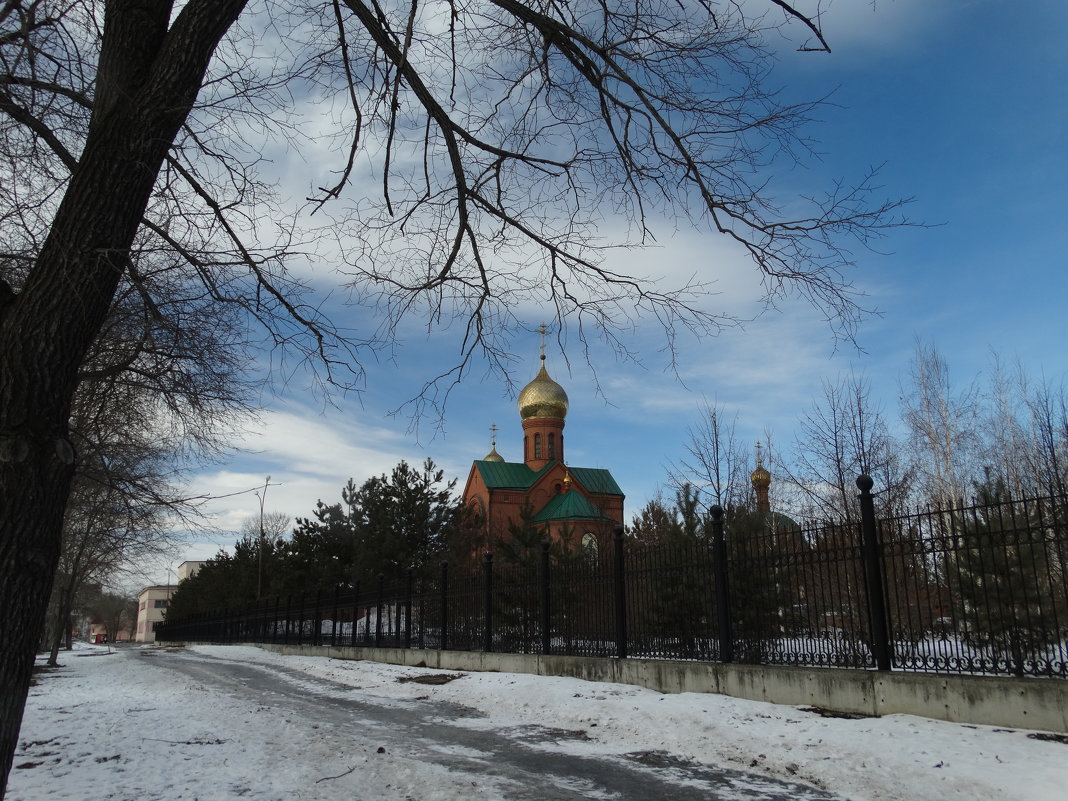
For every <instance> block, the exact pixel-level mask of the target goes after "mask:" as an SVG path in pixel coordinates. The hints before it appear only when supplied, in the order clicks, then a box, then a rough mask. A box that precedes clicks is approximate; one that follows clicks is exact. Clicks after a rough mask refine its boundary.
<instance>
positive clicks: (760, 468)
mask: <svg viewBox="0 0 1068 801" xmlns="http://www.w3.org/2000/svg"><path fill="white" fill-rule="evenodd" d="M756 452H757V453H756V463H757V466H756V470H754V471H753V474H752V475H751V476H750V477H749V480H750V481H752V482H753V489H755V490H761V489H767V488H768V487H770V486H771V473H769V472H768V471H767V469H766V468H765V467H764V457H763V454H762V453H761V448H760V443H759V442H758V443H757V446H756Z"/></svg>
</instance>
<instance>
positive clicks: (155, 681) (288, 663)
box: [7, 644, 1068, 801]
mask: <svg viewBox="0 0 1068 801" xmlns="http://www.w3.org/2000/svg"><path fill="white" fill-rule="evenodd" d="M186 650H187V651H191V652H193V654H194V655H198V656H203V657H216V658H222V659H225V660H229V661H231V662H247V663H253V664H255V665H258V666H263V667H266V668H267V669H269V670H271V671H272V672H273V673H277V674H278V675H279V676H281V677H282V678H284V680H285V681H288V682H295V683H296V684H297V685H298V686H301V685H306V686H307V687H308V688H309V689H311V688H312V687H313V686H316V682H317V681H318V682H320V685H319V686H321V682H322V681H323V680H329V681H332V682H336V683H338V684H340V685H345V686H346V687H348V688H349V689H348V690H347V692H348V693H349V694H350V695H351V697H353V698H356V699H360V700H362V701H364V702H367V703H371V704H375V705H378V706H391V705H392V706H398V707H402V706H405V705H411V704H415V703H421V702H425V701H426V700H431V701H441V702H452V703H456V704H462V705H464V706H467V707H472V708H474V709H477V710H480V711H481V712H482V713H483V714H482V715H480V716H471V717H463V718H462V719H460V720H459V721H458V722H459V723H460V725H463V726H466V727H472V728H483V729H486V730H496V729H508V728H514V727H517V726H525V725H536V726H546V725H551V726H552V727H554V728H556V729H560V730H565V731H571V732H579V733H584V735H583V736H582V737H576V738H567V737H564V738H561V739H560V740H559V741H554V742H553V743H552V747H553V748H555V749H563V750H567V751H570V752H573V753H580V754H585V755H606V756H608V755H618V754H624V753H627V754H632V753H634V752H659V753H663V754H666V755H669V756H670V758H677V759H679V760H683V761H686V762H692V763H699V764H705V765H718V766H724V767H729V768H733V769H740V770H746V771H751V772H752V773H754V774H756V779H759V777H773V778H777V779H783V780H788V781H794V782H800V783H804V784H808V785H812V786H814V787H818V788H822V789H823V790H825V791H828V792H832V793H836V794H838V795H840V796H842V797H843V798H848V799H852V800H853V801H866V800H868V799H870V800H871V801H879V800H880V799H885V800H889V799H909V800H910V801H925V800H927V799H930V801H935V799H937V800H938V801H954V800H955V799H959V800H960V801H965V799H967V801H974V799H976V798H998V799H999V800H1000V799H1004V800H1005V801H1013V800H1014V799H1019V800H1020V801H1024V800H1027V801H1049V800H1050V799H1057V798H1062V797H1064V795H1063V793H1064V788H1065V785H1066V784H1068V743H1066V742H1060V741H1056V740H1040V739H1034V738H1031V737H1029V736H1028V735H1029V734H1030V733H1031V732H1027V731H1023V730H1009V729H999V728H994V727H989V726H970V725H960V724H954V723H944V722H940V721H934V720H928V719H925V718H919V717H913V716H908V715H891V716H887V717H884V718H862V719H837V718H827V717H822V716H820V715H818V714H816V713H814V712H810V711H805V710H803V709H799V708H795V707H787V706H776V705H773V704H766V703H760V702H755V701H745V700H739V699H733V698H727V697H724V696H718V695H704V694H696V693H683V694H679V695H663V694H661V693H657V692H655V691H652V690H645V689H641V688H637V687H632V686H629V685H621V684H598V683H591V682H586V681H582V680H579V679H567V678H551V677H538V676H528V675H520V674H509V673H468V674H460V677H459V678H457V679H455V680H453V681H449V682H448V683H445V684H441V685H427V684H419V683H413V682H401V681H399V679H402V678H406V677H412V676H418V675H421V674H430V673H441V672H442V671H432V670H427V669H420V668H408V667H399V666H393V665H383V664H377V663H372V662H366V661H344V660H334V659H326V658H316V657H294V656H281V655H277V654H272V653H269V652H266V651H262V650H260V649H258V648H254V647H247V646H194V647H191V648H188V649H186ZM167 656H168V651H167V650H166V649H163V648H156V647H146V648H135V647H129V648H120V649H118V650H114V651H112V652H111V653H109V650H108V649H107V647H106V646H92V645H86V644H80V645H79V647H78V649H77V650H75V651H74V652H73V653H70V654H65V655H63V656H62V659H61V661H62V662H63V667H61V668H59V669H56V670H54V671H45V672H41V673H39V674H38V675H37V677H36V678H37V684H36V686H34V687H33V688H32V689H31V693H30V698H29V702H28V705H27V709H26V714H25V717H24V720H23V725H22V733H21V742H20V745H19V749H18V752H17V753H16V756H15V769H13V770H12V772H11V776H10V778H9V782H8V794H7V797H8V799H10V800H11V801H37V800H38V799H46V798H47V799H56V800H57V801H59V800H61V799H78V800H79V801H93V799H137V800H138V801H142V800H146V801H147V800H151V799H160V800H161V801H162V800H163V799H167V800H168V801H172V800H175V799H177V800H179V801H180V800H181V799H189V800H190V801H191V800H192V799H203V800H204V801H208V799H229V798H235V799H236V798H242V799H252V800H253V801H268V800H272V801H273V799H302V800H306V801H313V800H315V799H333V798H342V797H345V798H353V797H355V798H368V799H370V798H375V799H382V800H383V801H393V800H394V799H396V801H404V800H407V801H454V799H455V800H458V799H463V800H464V801H471V800H473V799H503V798H508V797H509V796H508V795H507V794H502V792H503V791H502V790H501V789H500V788H499V787H496V786H495V785H494V782H493V781H492V780H487V781H485V782H472V781H471V780H470V778H471V777H470V775H467V774H464V773H462V772H456V771H450V770H449V769H448V768H446V767H443V766H441V765H435V764H432V763H426V762H423V761H421V760H418V759H415V758H410V757H408V756H405V755H404V754H403V753H400V751H401V750H402V749H398V748H394V747H391V748H390V749H384V753H383V752H382V751H381V750H380V749H381V746H380V745H379V741H378V739H376V732H375V731H374V730H373V728H370V729H369V730H368V731H367V734H366V736H365V737H364V738H363V739H362V740H359V739H356V740H346V741H345V742H344V743H339V740H338V739H337V738H335V737H332V736H331V733H330V731H329V729H330V723H329V722H328V721H327V720H326V719H325V718H324V719H323V720H305V719H300V720H297V719H294V718H295V717H296V716H293V715H292V714H291V713H290V712H288V711H286V710H285V709H282V708H280V707H279V708H273V707H271V706H266V705H263V704H257V703H255V702H254V701H252V700H250V699H249V697H248V696H247V695H244V696H243V695H241V694H240V693H233V692H226V691H225V690H223V689H220V688H217V687H215V686H208V685H207V684H206V683H202V682H199V681H196V680H193V679H189V678H186V677H185V676H183V675H182V674H177V673H166V672H161V671H160V670H159V668H158V667H156V666H154V665H153V664H152V662H153V660H155V659H161V658H166V657H167ZM161 678H165V679H168V681H163V682H161ZM467 750H471V749H467ZM463 751H464V748H463V747H462V746H457V747H456V748H455V749H454V752H455V753H456V754H461V753H462V752H463ZM473 756H480V755H479V754H474V755H473ZM481 756H485V755H481Z"/></svg>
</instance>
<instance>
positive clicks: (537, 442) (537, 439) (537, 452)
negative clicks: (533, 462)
mask: <svg viewBox="0 0 1068 801" xmlns="http://www.w3.org/2000/svg"><path fill="white" fill-rule="evenodd" d="M534 458H535V459H540V458H541V434H535V435H534Z"/></svg>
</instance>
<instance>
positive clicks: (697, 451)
mask: <svg viewBox="0 0 1068 801" xmlns="http://www.w3.org/2000/svg"><path fill="white" fill-rule="evenodd" d="M724 418H725V415H724V412H723V409H722V408H721V407H720V406H719V404H718V403H709V402H708V401H705V402H704V403H702V404H701V407H700V418H699V420H698V422H697V423H696V424H694V425H692V426H690V427H688V428H687V437H688V439H687V442H686V445H685V449H686V454H685V455H684V456H683V457H682V458H681V459H680V460H679V461H678V462H677V463H676V464H674V465H673V466H672V467H670V468H669V470H668V476H669V479H670V483H671V485H672V486H673V487H674V488H675V489H676V491H680V492H681V491H682V489H683V487H690V488H692V489H693V490H694V491H696V492H697V493H698V495H699V497H700V498H701V500H702V503H703V504H704V505H705V506H706V507H707V506H711V505H713V504H718V505H719V506H722V507H723V508H724V509H726V508H728V507H732V506H745V505H747V503H748V501H749V500H750V496H751V495H752V489H751V487H750V486H749V481H748V474H747V470H746V466H747V464H748V462H747V461H746V456H747V454H746V451H745V449H744V448H743V447H742V445H741V443H740V442H739V441H738V437H737V433H736V426H737V420H738V417H737V415H735V416H734V417H732V418H730V419H729V420H726V419H724Z"/></svg>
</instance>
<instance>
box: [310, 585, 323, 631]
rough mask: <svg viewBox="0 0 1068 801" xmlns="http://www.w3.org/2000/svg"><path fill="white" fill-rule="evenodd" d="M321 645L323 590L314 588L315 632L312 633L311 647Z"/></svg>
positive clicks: (320, 587)
mask: <svg viewBox="0 0 1068 801" xmlns="http://www.w3.org/2000/svg"><path fill="white" fill-rule="evenodd" d="M322 644H323V588H322V585H320V586H318V587H316V588H315V631H313V632H312V645H322Z"/></svg>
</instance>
